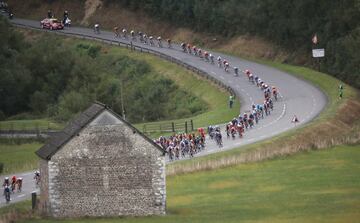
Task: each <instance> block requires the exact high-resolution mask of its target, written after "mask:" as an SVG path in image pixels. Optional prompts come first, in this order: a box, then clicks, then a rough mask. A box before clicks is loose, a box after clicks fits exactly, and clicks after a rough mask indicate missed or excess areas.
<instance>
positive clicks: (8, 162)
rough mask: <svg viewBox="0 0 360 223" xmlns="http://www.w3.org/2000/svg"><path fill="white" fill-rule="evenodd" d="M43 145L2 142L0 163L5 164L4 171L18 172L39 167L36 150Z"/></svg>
mask: <svg viewBox="0 0 360 223" xmlns="http://www.w3.org/2000/svg"><path fill="white" fill-rule="evenodd" d="M41 146H42V144H41V143H26V144H20V145H17V144H3V143H0V163H3V164H4V172H3V173H2V174H8V173H18V172H21V171H29V170H33V169H35V168H37V167H38V158H37V156H36V155H35V151H36V150H38V149H39V148H40V147H41Z"/></svg>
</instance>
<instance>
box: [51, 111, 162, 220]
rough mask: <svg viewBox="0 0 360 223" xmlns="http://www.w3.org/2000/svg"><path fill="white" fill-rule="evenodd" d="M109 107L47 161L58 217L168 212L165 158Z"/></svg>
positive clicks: (52, 212) (53, 200) (55, 214)
mask: <svg viewBox="0 0 360 223" xmlns="http://www.w3.org/2000/svg"><path fill="white" fill-rule="evenodd" d="M111 116H112V115H111V114H109V113H108V112H107V111H105V112H104V114H102V115H100V116H99V117H98V118H97V119H95V120H94V121H93V122H92V123H91V124H90V125H88V126H87V127H86V128H84V129H83V130H82V131H81V132H80V133H79V134H78V135H77V136H75V137H74V138H73V139H72V140H71V141H70V142H68V143H67V144H66V145H64V146H63V147H62V148H61V149H60V150H59V151H58V152H57V153H56V154H55V155H53V157H52V158H51V160H50V161H49V162H48V166H49V204H50V206H49V207H50V210H49V211H48V212H49V213H50V214H51V215H52V216H54V217H82V216H122V215H131V216H144V215H163V214H165V208H166V185H165V157H164V156H163V155H162V152H161V151H160V150H158V149H157V148H156V147H155V146H154V145H153V144H151V143H150V142H148V141H147V140H145V139H144V138H143V137H142V136H141V135H139V134H138V133H136V132H134V131H133V130H132V129H131V128H129V127H128V126H127V125H125V124H124V123H122V122H121V121H119V120H118V119H116V120H115V119H113V118H114V116H112V117H111Z"/></svg>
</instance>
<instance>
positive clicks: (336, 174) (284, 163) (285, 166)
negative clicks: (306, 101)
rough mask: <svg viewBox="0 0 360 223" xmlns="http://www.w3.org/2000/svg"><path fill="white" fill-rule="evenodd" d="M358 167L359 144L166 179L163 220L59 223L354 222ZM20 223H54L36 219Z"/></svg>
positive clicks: (359, 204)
mask: <svg viewBox="0 0 360 223" xmlns="http://www.w3.org/2000/svg"><path fill="white" fill-rule="evenodd" d="M359 163H360V146H359V145H357V146H339V147H335V148H331V149H329V150H323V151H309V152H303V153H299V154H297V155H295V156H292V157H288V158H286V159H283V158H279V159H274V160H271V161H265V162H259V163H250V164H242V165H237V166H234V167H228V168H224V169H218V170H214V171H211V172H207V171H203V172H197V173H191V174H184V175H180V176H171V177H168V178H167V188H168V191H167V195H168V196H167V197H168V203H167V215H166V216H163V217H155V216H154V217H140V218H131V217H129V218H128V217H127V218H108V219H101V218H96V219H89V218H86V219H71V220H62V221H59V222H98V223H100V222H101V223H105V222H106V223H110V222H157V223H158V222H209V223H211V222H299V223H300V222H326V223H328V222H356V221H357V220H358V219H359V218H360V212H359V211H358V210H359V207H360V178H358V177H357V176H358V175H359V173H360V165H359ZM195 182H196V183H195ZM25 222H43V223H45V222H53V220H52V219H40V218H36V217H35V218H33V219H30V220H26V221H25Z"/></svg>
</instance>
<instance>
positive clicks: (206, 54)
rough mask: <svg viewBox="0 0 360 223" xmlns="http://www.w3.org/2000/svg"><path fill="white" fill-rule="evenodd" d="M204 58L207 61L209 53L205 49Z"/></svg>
mask: <svg viewBox="0 0 360 223" xmlns="http://www.w3.org/2000/svg"><path fill="white" fill-rule="evenodd" d="M204 58H205V61H206V62H209V53H208V52H207V51H205V52H204Z"/></svg>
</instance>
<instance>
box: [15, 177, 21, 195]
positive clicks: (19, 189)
mask: <svg viewBox="0 0 360 223" xmlns="http://www.w3.org/2000/svg"><path fill="white" fill-rule="evenodd" d="M22 182H23V178H21V177H19V178H18V179H17V181H16V184H17V186H18V191H19V192H21V189H22Z"/></svg>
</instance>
